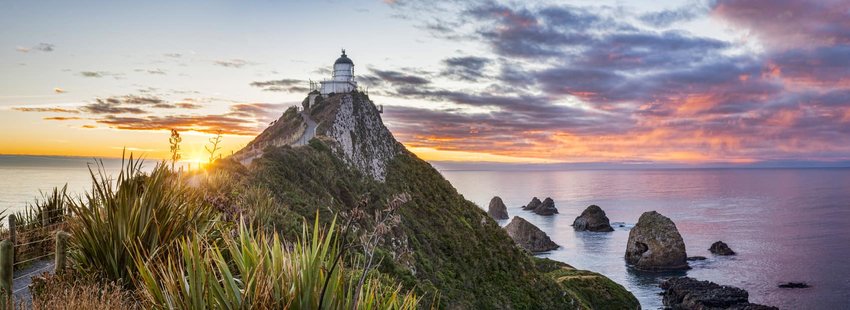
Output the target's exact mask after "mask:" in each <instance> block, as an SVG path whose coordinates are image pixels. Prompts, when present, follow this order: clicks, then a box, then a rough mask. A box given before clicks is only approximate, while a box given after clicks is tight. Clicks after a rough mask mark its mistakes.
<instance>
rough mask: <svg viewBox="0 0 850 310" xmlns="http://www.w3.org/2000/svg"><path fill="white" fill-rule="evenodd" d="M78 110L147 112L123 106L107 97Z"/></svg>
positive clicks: (108, 112)
mask: <svg viewBox="0 0 850 310" xmlns="http://www.w3.org/2000/svg"><path fill="white" fill-rule="evenodd" d="M80 111H82V112H86V113H91V114H125V113H126V114H145V113H148V112H147V111H145V110H142V109H140V108H137V107H125V106H122V105H121V104H120V103H119V102H115V101H112V100H109V99H106V100H102V99H97V100H96V102H93V103H89V104H86V105H84V106H82V107H80Z"/></svg>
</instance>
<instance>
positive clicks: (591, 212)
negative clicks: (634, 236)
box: [573, 205, 614, 232]
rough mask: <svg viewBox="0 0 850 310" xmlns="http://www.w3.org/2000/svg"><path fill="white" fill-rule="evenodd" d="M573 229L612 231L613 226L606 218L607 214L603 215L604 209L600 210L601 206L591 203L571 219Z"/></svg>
mask: <svg viewBox="0 0 850 310" xmlns="http://www.w3.org/2000/svg"><path fill="white" fill-rule="evenodd" d="M573 229H575V230H578V231H584V230H586V231H597V232H609V231H614V227H611V222H610V221H609V220H608V216H606V215H605V211H602V208H600V207H599V206H597V205H591V206H589V207H587V209H584V212H582V213H581V215H579V216H578V217H576V219H575V221H573Z"/></svg>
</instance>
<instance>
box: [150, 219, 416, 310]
mask: <svg viewBox="0 0 850 310" xmlns="http://www.w3.org/2000/svg"><path fill="white" fill-rule="evenodd" d="M333 232H334V224H333V222H332V224H331V226H330V228H329V229H328V230H327V233H325V232H323V231H322V230H320V225H319V223H318V220H317V221H316V222H315V224H314V225H313V231H312V238H310V237H309V236H308V233H307V226H306V224H305V225H304V227H303V230H302V234H301V237H300V238H299V239H298V241H297V242H295V243H294V244H293V245H292V246H291V248H290V247H285V246H283V242H282V241H281V240H280V238H279V237H278V235H277V234H273V235H271V237H269V235H267V234H266V233H264V232H262V231H259V232H255V231H252V230H249V229H247V228H246V226H245V225H244V224H243V225H240V229H239V232H238V234H237V235H236V236H235V237H231V236H224V239H223V245H221V246H219V245H216V244H214V243H210V242H209V241H207V240H206V239H204V238H203V237H201V236H198V235H193V236H192V237H188V238H186V239H184V240H182V241H181V242H180V248H181V251H180V255H179V256H181V257H178V256H169V257H166V258H164V259H159V260H157V259H155V260H151V261H147V262H146V261H144V260H142V259H137V260H136V265H137V268H138V269H139V270H140V273H139V277H140V279H141V281H142V282H143V283H144V285H143V288H144V289H143V295H144V296H145V297H146V299H147V301H148V303H149V304H150V306H151V307H152V308H157V309H320V308H321V309H352V306H354V305H355V304H356V305H357V307H358V308H360V309H415V308H416V307H417V304H418V302H419V299H418V298H417V297H416V296H415V295H413V294H411V293H402V292H401V289H400V287H398V286H392V285H385V284H383V283H381V282H380V281H378V280H377V279H371V280H370V281H369V282H368V285H366V286H365V287H364V289H363V292H362V294H361V295H360V298H358V299H357V300H354V292H353V288H354V287H355V283H354V281H353V280H349V279H347V278H346V276H345V268H344V266H343V264H342V263H341V262H339V261H338V260H337V257H338V254H339V251H340V248H339V243H338V242H337V238H336V236H335V235H334V233H333ZM228 257H229V258H231V260H228V259H226V258H228ZM320 305H321V306H320Z"/></svg>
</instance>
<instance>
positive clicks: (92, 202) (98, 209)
mask: <svg viewBox="0 0 850 310" xmlns="http://www.w3.org/2000/svg"><path fill="white" fill-rule="evenodd" d="M141 168H142V161H139V160H134V159H133V156H132V155H130V158H129V160H127V161H126V162H122V170H121V172H120V173H119V175H118V178H117V180H116V181H115V182H114V184H113V181H112V179H111V178H109V177H108V176H107V175H106V172H105V171H104V169H103V164H102V163H100V164H99V165H98V172H97V173H95V172H94V171H93V170H92V171H90V172H91V177H92V191H91V192H87V193H86V194H85V197H82V198H80V199H79V200H76V201H72V202H71V203H70V205H69V207H70V209H71V211H72V212H73V214H74V216H73V217H72V218H71V219H70V220H69V230H70V233H71V235H72V236H73V238H71V240H69V241H70V242H69V243H70V244H69V245H70V247H69V248H70V249H69V250H70V251H69V256H70V257H71V258H72V259H73V261H74V262H75V265H74V266H75V268H77V269H78V270H80V271H83V272H85V271H89V272H97V273H100V274H101V275H102V276H103V277H105V278H106V279H108V280H111V281H119V282H121V283H122V284H125V285H132V283H131V282H130V281H129V279H130V278H131V276H133V275H134V274H135V273H136V270H135V264H134V262H135V261H136V259H142V258H144V257H148V256H150V255H152V254H154V253H158V252H163V251H169V250H170V248H171V247H173V245H174V244H175V242H176V241H179V240H181V239H182V238H184V237H185V236H186V235H188V234H190V233H200V234H208V233H211V232H212V231H213V226H214V223H215V222H216V218H217V215H216V213H215V212H214V211H213V210H212V209H211V208H210V207H209V206H208V205H206V204H204V203H202V200H201V199H199V197H198V195H197V193H196V192H195V191H193V190H192V189H191V188H189V187H188V185H187V182H186V180H183V179H182V178H181V177H180V176H179V175H177V174H175V173H173V172H172V171H171V170H170V169H168V168H166V166H165V164H164V163H161V164H158V165H157V166H156V167H155V168H154V169H153V171H152V172H151V173H150V175H145V174H143V173H142V170H141Z"/></svg>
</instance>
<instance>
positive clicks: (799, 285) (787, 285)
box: [779, 282, 809, 288]
mask: <svg viewBox="0 0 850 310" xmlns="http://www.w3.org/2000/svg"><path fill="white" fill-rule="evenodd" d="M779 287H780V288H807V287H809V284H807V283H806V282H786V283H782V284H780V285H779Z"/></svg>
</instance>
